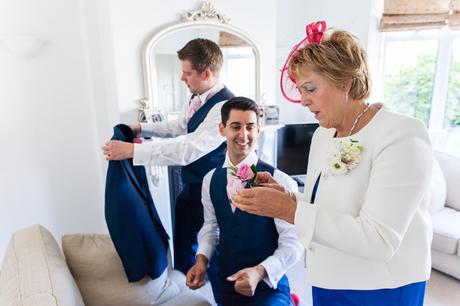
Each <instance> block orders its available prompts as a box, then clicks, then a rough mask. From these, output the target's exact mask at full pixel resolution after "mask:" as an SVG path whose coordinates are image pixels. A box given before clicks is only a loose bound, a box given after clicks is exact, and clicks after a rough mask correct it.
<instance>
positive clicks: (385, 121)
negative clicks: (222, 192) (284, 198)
mask: <svg viewBox="0 0 460 306" xmlns="http://www.w3.org/2000/svg"><path fill="white" fill-rule="evenodd" d="M334 134H335V129H325V128H322V127H319V128H318V129H317V131H316V132H315V134H314V136H313V139H312V144H311V150H310V157H309V162H308V171H307V177H306V183H305V191H304V194H300V193H296V198H297V211H296V215H295V228H296V232H297V234H298V236H299V239H300V241H301V242H302V244H303V245H304V246H305V248H306V249H307V254H306V259H307V273H308V279H309V281H310V282H311V284H312V285H313V286H317V287H321V288H329V289H358V290H372V289H382V288H396V287H400V286H404V285H407V284H411V283H414V282H420V281H425V280H427V279H428V278H429V275H430V271H431V258H430V246H431V239H432V229H431V219H430V215H429V212H428V205H429V198H430V195H429V190H430V180H431V169H432V162H433V153H432V149H431V144H430V140H429V137H428V133H427V131H426V128H425V127H424V125H423V123H422V122H420V121H419V120H416V119H413V118H409V117H406V116H403V115H400V114H396V113H393V112H391V111H389V110H388V109H386V108H385V107H383V108H382V109H380V110H379V111H378V112H377V114H376V115H375V116H374V117H373V118H372V120H371V121H370V122H369V123H368V124H367V125H366V126H365V127H364V128H363V129H361V130H360V131H358V132H357V133H356V134H354V135H352V136H349V137H340V138H334ZM350 139H353V140H357V141H359V142H358V145H360V146H363V150H362V152H361V160H360V162H359V164H358V165H357V167H356V168H354V169H352V170H351V171H349V172H348V173H344V174H336V175H332V176H328V177H327V178H325V177H324V176H322V177H321V179H320V182H319V185H318V190H317V193H316V199H315V201H314V204H311V203H310V199H311V194H312V190H313V186H314V184H315V181H316V179H317V177H318V175H319V174H320V173H325V172H327V170H329V169H330V168H331V164H330V163H328V157H329V156H331V155H332V154H333V153H334V152H337V149H336V148H335V147H334V143H336V142H337V141H349V140H350Z"/></svg>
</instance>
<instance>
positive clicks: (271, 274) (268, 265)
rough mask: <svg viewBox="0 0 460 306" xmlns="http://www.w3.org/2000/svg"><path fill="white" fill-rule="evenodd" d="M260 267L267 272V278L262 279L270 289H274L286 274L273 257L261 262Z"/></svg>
mask: <svg viewBox="0 0 460 306" xmlns="http://www.w3.org/2000/svg"><path fill="white" fill-rule="evenodd" d="M260 265H261V266H263V267H264V268H265V271H267V276H266V277H264V278H263V280H264V282H265V283H266V284H267V285H268V286H269V287H270V288H273V289H276V288H277V286H278V282H279V280H280V279H281V278H282V277H283V276H284V274H285V273H286V271H284V269H283V267H282V265H281V262H280V261H279V260H278V259H277V258H276V257H275V256H270V257H267V258H266V259H265V260H264V261H262V262H261V263H260Z"/></svg>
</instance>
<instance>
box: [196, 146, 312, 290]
mask: <svg viewBox="0 0 460 306" xmlns="http://www.w3.org/2000/svg"><path fill="white" fill-rule="evenodd" d="M257 160H258V158H257V155H256V153H255V152H254V151H252V152H251V153H250V154H249V155H248V156H247V157H246V158H245V159H244V160H243V161H241V162H240V163H239V164H238V165H236V166H237V167H238V166H239V165H240V164H243V163H246V164H248V165H252V164H256V163H257ZM228 165H232V163H231V161H230V159H229V158H228V153H227V155H226V157H225V163H224V168H226V167H227V166H228ZM232 166H233V165H232ZM213 173H214V169H213V170H211V171H210V172H208V173H207V174H206V176H205V177H204V179H203V188H202V199H201V200H202V203H203V208H204V210H203V211H204V223H203V226H202V227H201V230H200V231H199V233H198V250H197V255H198V254H202V255H204V256H206V258H208V259H211V257H212V255H213V254H214V251H215V249H216V246H217V244H218V242H219V227H218V223H217V219H216V214H215V210H214V206H213V204H212V202H211V195H210V190H209V187H210V184H211V177H212V175H213ZM230 175H231V174H230V170H228V171H227V177H228V176H230ZM273 177H274V179H275V180H276V181H277V182H279V183H280V184H281V185H282V186H283V187H284V188H285V189H286V190H290V191H297V190H298V188H297V183H296V182H295V181H294V180H293V179H292V178H290V177H289V176H288V175H287V174H285V173H283V172H281V171H279V170H275V172H274V175H273ZM229 205H230V204H229ZM274 221H275V226H276V229H277V231H278V248H277V249H276V250H275V252H274V253H273V255H271V256H269V257H267V258H266V259H265V260H264V261H262V262H261V263H260V265H262V266H263V267H264V268H265V270H266V271H267V275H268V277H265V278H264V281H265V282H266V283H267V285H268V286H270V287H271V288H275V289H276V287H277V285H278V281H279V280H280V279H281V277H283V275H284V274H285V273H286V270H288V269H289V268H290V267H292V266H293V265H294V264H295V263H296V262H297V261H298V260H299V259H300V256H301V254H302V252H303V250H304V248H303V247H302V245H301V244H300V242H299V240H298V238H297V235H296V233H295V230H294V226H293V225H292V224H289V223H287V222H285V221H283V220H280V219H274ZM228 276H230V275H228Z"/></svg>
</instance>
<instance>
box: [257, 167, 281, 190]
mask: <svg viewBox="0 0 460 306" xmlns="http://www.w3.org/2000/svg"><path fill="white" fill-rule="evenodd" d="M256 184H257V186H261V187H269V188H273V189H276V190H278V191H281V192H284V187H283V186H281V185H280V184H279V183H278V182H277V181H276V180H275V179H274V178H273V176H272V175H271V174H270V172H266V171H264V172H257V175H256Z"/></svg>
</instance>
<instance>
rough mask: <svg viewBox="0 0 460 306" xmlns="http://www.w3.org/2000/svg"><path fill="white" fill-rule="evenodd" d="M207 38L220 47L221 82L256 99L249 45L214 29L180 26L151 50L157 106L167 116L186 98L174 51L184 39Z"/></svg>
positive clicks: (253, 63) (253, 61) (254, 70)
mask: <svg viewBox="0 0 460 306" xmlns="http://www.w3.org/2000/svg"><path fill="white" fill-rule="evenodd" d="M195 38H207V39H210V40H212V41H214V42H216V43H217V44H218V45H219V46H220V47H221V49H222V53H223V56H224V64H223V66H222V69H221V71H220V79H221V81H222V83H223V84H225V85H226V86H227V87H228V88H231V90H232V92H234V93H235V94H236V95H238V96H247V97H249V98H251V99H256V61H255V53H254V50H253V49H252V47H251V46H250V45H249V44H248V43H247V42H246V41H244V40H243V39H241V38H240V37H238V36H236V35H234V34H232V33H229V32H225V31H222V30H217V29H207V28H201V29H196V28H195V29H183V30H180V31H176V32H173V33H171V34H170V35H168V36H166V37H165V38H163V39H162V40H161V41H159V42H158V44H157V45H156V46H155V47H154V48H152V51H151V54H150V56H151V59H152V61H151V65H152V66H151V69H152V71H156V82H157V87H156V88H157V92H153V93H152V95H153V96H154V97H156V101H158V109H159V110H160V111H161V112H162V113H163V114H166V115H167V117H168V119H171V118H174V117H175V116H177V115H178V114H179V113H180V112H181V111H182V110H183V109H184V108H185V105H184V104H185V103H187V101H188V99H189V98H190V92H189V91H188V88H187V86H186V85H185V84H184V83H183V82H182V81H181V80H180V76H181V68H180V61H179V59H178V58H177V51H178V50H180V49H181V48H182V47H183V46H184V45H185V44H186V43H187V42H188V41H190V40H192V39H195Z"/></svg>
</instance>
